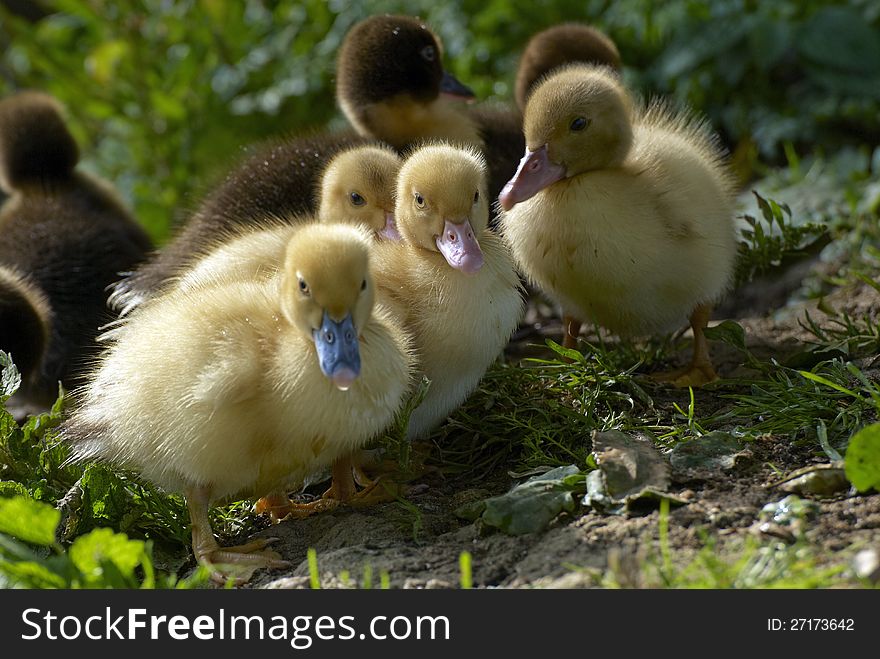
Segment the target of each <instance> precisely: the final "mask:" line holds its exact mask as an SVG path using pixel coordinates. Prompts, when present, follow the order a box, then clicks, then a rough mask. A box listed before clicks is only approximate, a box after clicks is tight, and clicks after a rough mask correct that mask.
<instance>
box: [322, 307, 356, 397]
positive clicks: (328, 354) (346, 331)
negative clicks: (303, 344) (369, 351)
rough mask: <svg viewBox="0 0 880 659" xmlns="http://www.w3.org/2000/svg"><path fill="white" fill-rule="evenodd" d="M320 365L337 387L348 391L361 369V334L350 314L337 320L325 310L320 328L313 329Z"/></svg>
mask: <svg viewBox="0 0 880 659" xmlns="http://www.w3.org/2000/svg"><path fill="white" fill-rule="evenodd" d="M313 338H314V340H315V349H316V350H317V351H318V365H319V366H320V367H321V372H322V373H323V374H324V375H326V376H327V377H328V378H330V380H331V381H332V382H333V384H335V385H336V387H337V388H338V389H341V390H342V391H348V389H349V388H350V387H351V385H352V383H353V382H354V381H355V380H356V379H357V377H358V375H360V372H361V353H360V349H359V348H358V335H357V330H356V329H355V327H354V321H352V319H351V314H348V315H347V316H346V317H345V318H343V319H342V320H341V321H339V322H337V321H335V320H333V319H332V318H330V314H328V313H327V312H326V311H325V312H324V319H323V322H322V323H321V327H320V329H316V330H314V332H313Z"/></svg>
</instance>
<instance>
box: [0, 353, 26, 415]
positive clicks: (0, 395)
mask: <svg viewBox="0 0 880 659" xmlns="http://www.w3.org/2000/svg"><path fill="white" fill-rule="evenodd" d="M0 367H2V368H3V370H2V371H0V404H2V403H5V402H6V401H7V400H9V399H10V398H11V397H12V394H14V393H15V392H16V391H18V388H19V386H21V373H19V372H18V368H17V367H16V366H15V364H13V363H12V358H11V357H10V356H9V354H8V353H5V352H3V351H2V350H0Z"/></svg>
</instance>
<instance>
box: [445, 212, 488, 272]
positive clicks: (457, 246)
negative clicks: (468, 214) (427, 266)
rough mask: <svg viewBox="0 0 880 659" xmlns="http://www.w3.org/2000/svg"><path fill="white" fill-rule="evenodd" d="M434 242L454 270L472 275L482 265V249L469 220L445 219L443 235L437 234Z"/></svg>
mask: <svg viewBox="0 0 880 659" xmlns="http://www.w3.org/2000/svg"><path fill="white" fill-rule="evenodd" d="M435 242H436V243H437V249H439V250H440V253H441V254H442V255H443V257H444V258H445V259H446V262H447V263H448V264H449V265H451V266H452V267H453V268H455V269H456V270H461V271H462V272H463V273H465V274H468V275H472V274H474V273H476V272H477V270H479V269H480V268H482V267H483V250H482V249H480V243H479V242H477V237H476V236H475V235H474V229H473V227H471V223H470V221H469V220H465V221H464V222H462V223H460V224H455V223H454V222H452V221H450V220H446V224H444V225H443V235H442V236H437V239H436V241H435Z"/></svg>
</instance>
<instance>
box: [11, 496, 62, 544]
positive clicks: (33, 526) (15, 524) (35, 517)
mask: <svg viewBox="0 0 880 659" xmlns="http://www.w3.org/2000/svg"><path fill="white" fill-rule="evenodd" d="M59 522H61V513H60V512H59V511H57V510H55V509H54V508H53V507H52V506H50V505H48V504H45V503H41V502H39V501H34V500H33V499H29V498H27V497H22V496H15V497H12V498H11V499H0V533H6V534H8V535H11V536H13V537H15V538H18V539H19V540H23V541H24V542H30V543H32V544H35V545H43V546H49V545H54V544H55V529H57V528H58V524H59Z"/></svg>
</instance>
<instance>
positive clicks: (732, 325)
mask: <svg viewBox="0 0 880 659" xmlns="http://www.w3.org/2000/svg"><path fill="white" fill-rule="evenodd" d="M703 334H705V335H706V338H707V339H709V340H710V341H723V342H724V343H727V344H728V345H732V346H733V347H735V348H739V349H740V350H745V349H746V331H745V330H744V329H743V327H742V325H740V324H739V323H736V322H734V321H732V320H725V321H723V322H721V323H718V324H717V325H715V326H714V327H707V328H706V329H705V330H703Z"/></svg>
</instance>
